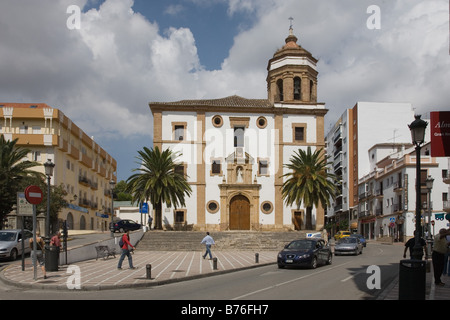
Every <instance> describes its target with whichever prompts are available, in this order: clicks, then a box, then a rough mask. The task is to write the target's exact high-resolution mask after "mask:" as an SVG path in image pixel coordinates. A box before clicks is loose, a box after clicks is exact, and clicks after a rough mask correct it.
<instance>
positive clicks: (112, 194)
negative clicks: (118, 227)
mask: <svg viewBox="0 0 450 320" xmlns="http://www.w3.org/2000/svg"><path fill="white" fill-rule="evenodd" d="M109 186H110V187H111V228H110V230H111V238H114V187H115V186H116V182H115V181H114V180H112V179H111V181H109Z"/></svg>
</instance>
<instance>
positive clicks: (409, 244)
mask: <svg viewBox="0 0 450 320" xmlns="http://www.w3.org/2000/svg"><path fill="white" fill-rule="evenodd" d="M419 243H420V246H421V247H422V249H423V250H425V256H428V252H427V243H426V241H425V240H424V239H423V238H420V239H419ZM415 245H416V231H414V237H412V238H411V239H409V240H408V241H406V243H405V250H404V251H403V258H406V251H407V250H408V249H409V256H410V257H411V258H412V253H413V249H414V246H415Z"/></svg>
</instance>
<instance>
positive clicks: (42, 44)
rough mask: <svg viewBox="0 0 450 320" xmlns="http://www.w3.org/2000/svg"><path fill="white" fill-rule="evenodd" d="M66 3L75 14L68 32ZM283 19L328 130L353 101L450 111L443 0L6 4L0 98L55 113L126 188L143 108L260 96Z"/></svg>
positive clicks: (145, 113) (46, 0) (144, 129)
mask: <svg viewBox="0 0 450 320" xmlns="http://www.w3.org/2000/svg"><path fill="white" fill-rule="evenodd" d="M71 5H77V6H79V7H80V8H83V11H82V14H81V25H80V28H79V29H75V30H70V29H68V28H67V24H66V23H67V20H68V19H69V14H68V13H67V8H68V7H69V6H71ZM371 5H377V6H378V7H379V8H380V17H381V24H380V28H379V29H375V30H372V29H369V28H368V27H367V20H368V19H369V18H370V16H371V14H370V13H368V12H367V10H368V8H369V7H370V6H371ZM291 16H292V17H293V18H294V33H295V35H296V36H297V37H298V38H299V41H298V42H299V44H300V45H302V46H303V47H304V48H306V49H307V50H308V51H310V52H311V53H312V54H313V56H314V57H316V58H317V59H319V63H318V71H319V77H318V100H319V101H320V102H324V103H326V107H327V108H328V109H329V112H328V114H327V116H326V118H325V121H326V127H325V130H326V131H327V130H328V128H329V125H330V124H331V123H334V122H335V121H336V120H337V119H338V117H339V116H340V115H341V114H342V113H343V111H344V110H345V109H346V108H352V107H353V106H354V105H355V103H356V102H358V101H374V102H390V101H391V102H410V103H412V105H413V107H414V108H415V110H416V112H417V113H420V114H423V115H424V116H425V117H426V116H427V115H428V114H429V112H430V111H444V110H450V105H449V101H450V90H448V89H449V87H448V79H450V55H449V20H448V19H449V6H448V0H427V1H423V0H320V1H317V0H178V1H175V0H169V1H165V0H164V1H162V0H160V1H145V0H135V1H133V0H39V1H36V0H20V1H17V0H2V1H1V2H0V43H1V45H0V74H1V77H0V101H1V102H27V103H47V104H48V105H50V106H53V107H55V108H58V109H60V110H62V111H63V112H64V113H65V114H66V115H67V116H68V117H69V118H71V119H72V120H73V121H74V122H75V123H76V124H77V125H78V126H79V127H81V128H82V129H83V130H84V131H85V132H86V133H87V134H88V135H89V136H94V139H95V140H96V142H97V143H99V144H100V145H101V146H102V147H104V148H105V150H107V152H108V153H110V154H111V155H112V156H113V157H114V158H116V159H117V161H118V172H117V175H118V178H119V180H121V179H127V178H128V177H129V176H130V175H131V169H133V168H136V167H137V166H138V165H137V164H136V163H135V156H136V155H137V150H140V149H142V147H143V146H152V139H153V137H152V134H153V127H152V126H153V119H152V116H151V112H150V109H149V106H148V103H149V102H153V101H176V100H181V99H203V98H223V97H226V96H230V95H234V94H237V95H240V96H242V97H245V98H266V97H267V86H266V76H267V70H266V68H267V62H268V60H269V59H270V58H271V57H272V56H273V54H274V53H275V51H276V50H277V49H279V48H280V47H281V46H283V44H284V39H285V38H286V37H287V35H288V29H289V23H290V22H289V20H288V18H289V17H291ZM404 125H406V124H399V126H404Z"/></svg>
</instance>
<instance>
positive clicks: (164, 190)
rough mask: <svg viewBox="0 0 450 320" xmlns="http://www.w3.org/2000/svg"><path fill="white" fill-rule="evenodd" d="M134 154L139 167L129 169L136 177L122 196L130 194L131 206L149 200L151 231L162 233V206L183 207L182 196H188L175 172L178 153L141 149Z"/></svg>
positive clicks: (167, 150) (183, 178)
mask: <svg viewBox="0 0 450 320" xmlns="http://www.w3.org/2000/svg"><path fill="white" fill-rule="evenodd" d="M138 153H139V156H137V157H136V159H138V160H139V162H137V163H138V164H140V165H141V167H140V168H137V169H133V171H137V172H138V173H136V174H133V175H132V176H130V177H129V178H128V180H127V188H126V192H129V193H131V194H132V196H133V200H132V201H133V203H136V202H137V203H139V202H145V201H148V200H150V203H151V204H152V206H153V208H155V217H154V218H155V229H162V204H163V203H165V204H166V205H167V206H168V207H169V208H170V207H171V206H172V205H173V206H174V207H175V208H177V206H185V205H186V204H185V196H190V195H191V192H192V189H191V187H190V186H189V184H188V182H187V181H186V177H185V176H184V175H183V174H180V173H178V172H176V170H175V168H176V166H177V165H176V163H175V162H174V158H176V157H177V156H178V155H179V154H178V153H174V152H172V151H171V150H170V149H166V150H164V151H163V152H160V151H159V148H158V147H156V148H154V149H148V148H146V147H144V149H143V150H142V151H138Z"/></svg>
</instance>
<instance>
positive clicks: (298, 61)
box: [267, 26, 318, 104]
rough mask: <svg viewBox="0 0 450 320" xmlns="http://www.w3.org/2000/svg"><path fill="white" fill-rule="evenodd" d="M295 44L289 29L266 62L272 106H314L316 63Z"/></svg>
mask: <svg viewBox="0 0 450 320" xmlns="http://www.w3.org/2000/svg"><path fill="white" fill-rule="evenodd" d="M297 41H298V38H297V37H296V36H295V35H294V30H293V28H292V26H291V28H290V29H289V36H288V37H287V38H286V39H285V43H286V44H285V45H284V46H283V47H282V48H281V49H279V50H277V51H276V52H275V54H274V55H273V58H272V59H270V60H269V63H268V66H267V71H268V75H267V91H268V98H269V100H270V101H271V102H272V103H275V102H289V103H302V104H305V103H316V102H317V75H318V72H317V62H318V60H317V59H316V58H314V57H313V56H312V54H311V53H310V52H309V51H308V50H306V49H304V48H303V47H302V46H301V45H299V44H298V43H297Z"/></svg>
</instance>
